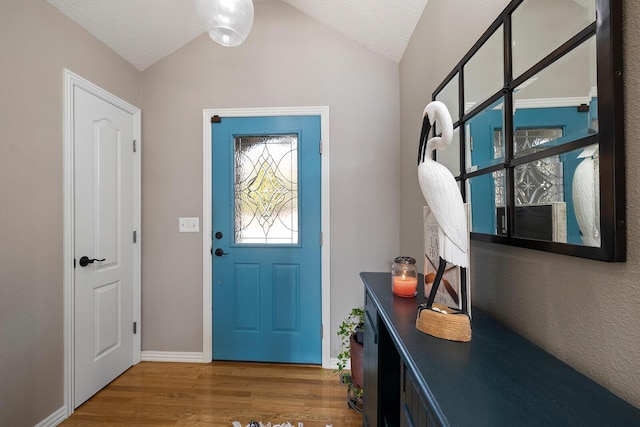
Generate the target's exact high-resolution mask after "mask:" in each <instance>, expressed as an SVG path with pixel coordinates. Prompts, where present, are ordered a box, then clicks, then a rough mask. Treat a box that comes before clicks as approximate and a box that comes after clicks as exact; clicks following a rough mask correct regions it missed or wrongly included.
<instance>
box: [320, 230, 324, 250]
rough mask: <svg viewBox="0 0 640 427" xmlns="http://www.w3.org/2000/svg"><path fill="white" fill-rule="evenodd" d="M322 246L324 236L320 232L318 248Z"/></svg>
mask: <svg viewBox="0 0 640 427" xmlns="http://www.w3.org/2000/svg"><path fill="white" fill-rule="evenodd" d="M323 244H324V234H323V233H322V231H321V232H320V246H322V245H323Z"/></svg>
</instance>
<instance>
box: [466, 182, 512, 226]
mask: <svg viewBox="0 0 640 427" xmlns="http://www.w3.org/2000/svg"><path fill="white" fill-rule="evenodd" d="M504 177H505V174H504V171H503V170H502V171H498V172H493V173H487V174H483V175H478V176H475V177H473V178H470V179H469V180H467V200H468V201H469V202H470V203H471V231H473V232H475V233H485V234H500V235H505V234H506V233H507V221H506V213H505V207H504V197H502V198H500V196H499V193H500V192H502V191H504V188H505V182H504Z"/></svg>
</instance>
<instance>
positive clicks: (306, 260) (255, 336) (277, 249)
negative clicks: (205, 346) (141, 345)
mask: <svg viewBox="0 0 640 427" xmlns="http://www.w3.org/2000/svg"><path fill="white" fill-rule="evenodd" d="M211 126H212V144H213V147H212V153H213V159H212V165H213V173H212V175H213V183H212V184H213V185H212V188H213V198H212V199H213V207H212V212H213V218H212V224H213V236H212V247H213V254H212V256H213V275H212V277H213V284H212V286H213V358H214V359H215V360H246V361H260V362H288V363H314V364H319V363H321V361H322V355H321V317H322V316H321V313H322V308H321V247H320V244H321V242H320V162H321V160H320V150H319V144H320V116H280V117H245V118H240V117H231V118H222V119H221V121H220V122H218V123H212V125H211Z"/></svg>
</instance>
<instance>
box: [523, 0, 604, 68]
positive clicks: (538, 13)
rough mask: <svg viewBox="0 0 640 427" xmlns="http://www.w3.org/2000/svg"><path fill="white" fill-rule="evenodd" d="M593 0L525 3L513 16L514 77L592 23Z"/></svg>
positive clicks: (530, 1) (594, 0) (540, 0)
mask: <svg viewBox="0 0 640 427" xmlns="http://www.w3.org/2000/svg"><path fill="white" fill-rule="evenodd" d="M595 17H596V0H525V1H524V2H522V4H520V6H518V8H517V9H516V10H515V12H514V13H513V15H512V17H511V19H512V40H511V43H512V51H513V77H514V78H515V77H518V76H519V75H520V74H522V73H523V72H525V71H526V70H528V69H529V68H531V67H532V66H533V65H534V64H536V63H537V62H538V61H540V60H541V59H542V58H544V57H545V56H547V55H548V54H550V53H551V52H553V51H554V50H555V49H557V48H558V47H560V45H562V44H563V43H564V42H566V41H567V40H569V39H570V38H571V37H573V36H574V35H576V34H577V33H579V32H580V31H581V30H583V29H584V28H586V27H587V26H589V24H591V23H593V22H594V21H595Z"/></svg>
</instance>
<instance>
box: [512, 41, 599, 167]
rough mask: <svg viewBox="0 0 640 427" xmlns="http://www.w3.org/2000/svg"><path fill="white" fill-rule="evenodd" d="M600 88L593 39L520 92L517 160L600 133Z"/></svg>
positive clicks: (515, 121)
mask: <svg viewBox="0 0 640 427" xmlns="http://www.w3.org/2000/svg"><path fill="white" fill-rule="evenodd" d="M576 70H581V72H579V73H576V72H575V71H576ZM596 85H597V82H596V43H595V37H591V38H590V39H588V40H587V41H585V42H584V43H582V44H581V45H580V46H578V47H577V48H575V49H574V50H572V51H571V52H569V53H568V54H567V55H565V56H564V57H562V58H561V59H560V60H558V61H556V62H555V63H553V64H551V65H550V66H549V67H547V68H545V69H544V70H543V71H541V72H540V73H538V74H536V75H535V76H534V77H532V78H531V79H529V80H527V81H526V82H524V83H523V84H521V85H520V86H519V87H518V88H516V90H515V91H514V94H513V99H514V110H515V111H514V117H513V126H514V131H515V135H514V141H513V144H514V147H513V149H514V156H515V157H522V156H525V155H527V154H531V153H534V152H536V151H540V150H543V149H546V148H550V147H555V146H558V145H562V144H566V143H568V142H571V141H575V140H577V139H581V138H584V137H586V136H589V135H592V134H595V133H597V128H598V127H597V114H596V112H597V110H598V107H597V94H596ZM594 126H595V127H594Z"/></svg>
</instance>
